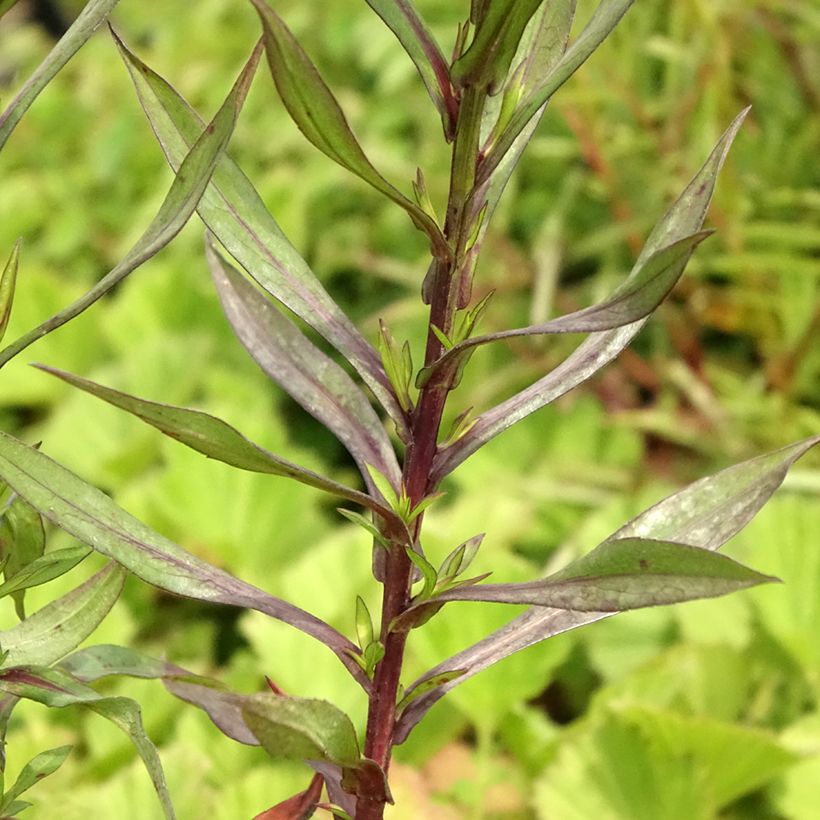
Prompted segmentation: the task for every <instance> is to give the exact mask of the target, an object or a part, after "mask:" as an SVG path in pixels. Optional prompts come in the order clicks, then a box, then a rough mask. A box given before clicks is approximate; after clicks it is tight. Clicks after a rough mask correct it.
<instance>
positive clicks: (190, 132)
mask: <svg viewBox="0 0 820 820" xmlns="http://www.w3.org/2000/svg"><path fill="white" fill-rule="evenodd" d="M115 40H116V43H117V46H118V48H119V49H120V53H121V55H122V58H123V60H124V62H125V65H126V68H127V69H128V72H129V74H130V76H131V80H132V81H133V83H134V87H135V88H136V90H137V95H138V96H139V100H140V104H141V105H142V107H143V110H144V111H145V114H146V116H147V117H148V120H149V122H150V124H151V127H152V128H153V130H154V133H155V134H156V137H157V140H158V141H159V143H160V146H161V147H162V150H163V152H164V154H165V157H166V159H167V160H168V163H169V165H170V166H171V167H172V168H173V169H174V170H175V171H176V170H177V169H178V168H179V166H180V163H181V162H182V160H183V158H184V157H185V155H186V154H187V152H188V150H189V148H190V146H191V145H193V143H194V142H195V141H196V139H197V137H198V136H199V134H200V133H201V131H202V128H203V125H204V123H203V122H202V120H201V119H200V117H199V115H198V114H197V113H196V112H195V111H194V110H193V109H192V108H191V107H190V106H189V105H188V103H187V102H186V101H185V99H184V98H183V97H181V96H180V95H179V94H178V93H177V92H176V91H175V90H174V89H173V88H172V87H171V86H170V85H169V84H168V83H167V82H166V81H165V80H164V79H163V78H162V77H160V76H159V74H157V73H156V72H154V71H152V70H151V69H150V68H149V67H148V66H147V65H145V63H143V62H142V61H141V60H139V59H138V58H137V57H136V56H135V55H134V54H133V53H132V52H130V51H129V50H128V48H127V47H126V46H125V44H124V43H123V42H122V40H120V39H119V38H117V37H116V35H115ZM197 213H198V214H199V216H200V217H201V218H202V221H203V222H204V223H205V224H206V225H207V227H208V229H209V230H210V231H211V232H212V233H213V234H214V236H216V238H217V239H218V240H219V241H220V242H221V243H222V245H223V246H224V247H225V248H226V249H227V250H228V252H229V253H230V254H231V255H232V256H233V257H234V259H236V261H237V262H239V264H240V265H242V267H243V268H244V269H245V270H246V271H247V272H248V273H249V274H250V275H251V276H252V277H253V278H254V279H255V280H256V281H257V282H258V283H259V284H260V285H261V286H262V287H263V288H264V289H265V290H266V291H267V292H268V293H270V295H271V296H273V297H274V298H275V299H277V300H279V301H280V302H281V303H282V304H283V305H285V306H286V307H288V308H289V309H290V310H292V311H293V312H294V313H295V314H296V315H297V316H299V318H300V319H302V320H303V321H305V322H306V323H307V324H308V325H310V326H311V327H312V328H313V329H314V330H316V331H317V333H320V334H321V335H322V336H323V337H324V338H325V339H327V341H328V342H330V344H332V345H333V346H334V347H335V348H336V349H337V350H338V351H339V352H340V353H341V354H342V355H343V356H344V357H345V358H346V359H347V360H348V361H349V362H350V363H351V364H352V365H353V367H354V368H355V369H356V371H357V372H358V373H359V375H360V376H361V377H362V379H363V380H364V381H365V383H366V384H367V386H368V387H369V388H370V389H371V390H372V391H373V394H374V395H375V396H376V397H377V398H378V400H379V401H380V402H381V404H382V406H383V407H384V408H385V410H387V411H388V413H389V414H390V415H391V417H392V418H393V419H394V420H395V421H396V423H397V424H398V425H399V426H400V428H405V427H406V419H405V417H404V414H403V413H402V411H401V408H400V407H399V405H398V403H397V402H396V400H395V397H394V396H393V394H392V393H391V391H390V386H389V384H388V381H387V377H386V376H385V374H384V371H383V370H382V367H381V363H380V361H379V355H378V353H377V352H376V351H375V349H374V348H373V347H372V345H370V344H369V343H368V342H367V341H366V340H365V339H364V338H363V337H362V335H361V334H360V333H359V331H358V329H357V328H356V326H355V325H354V324H353V323H352V322H351V321H350V319H348V317H347V316H346V315H345V314H344V312H343V311H342V309H341V308H340V307H339V306H338V305H337V304H336V302H335V301H334V300H333V299H332V298H331V297H330V295H329V294H328V293H327V291H326V290H325V289H324V287H323V285H322V284H321V282H319V280H318V279H317V278H316V276H315V274H314V273H313V271H311V270H310V268H309V267H308V265H307V263H306V262H305V261H304V259H302V257H301V256H300V255H299V254H298V252H297V251H296V249H295V248H294V247H293V245H291V244H290V242H289V241H288V240H287V238H286V237H285V235H284V234H283V233H282V231H281V229H280V228H279V225H278V224H277V223H276V221H275V220H274V218H273V217H272V216H271V215H270V213H269V212H268V210H267V208H266V207H265V204H264V203H263V202H262V199H261V198H260V196H259V194H258V193H257V192H256V190H255V189H254V187H253V186H252V185H251V183H250V181H249V180H248V178H247V177H246V176H245V175H244V174H243V173H242V171H241V169H240V168H239V167H238V166H237V165H236V164H235V163H234V162H233V160H231V158H230V157H229V156H227V155H226V154H223V155H222V157H221V158H220V159H219V161H218V163H217V167H216V170H215V171H214V174H213V177H212V179H211V183H210V184H209V185H208V187H207V188H206V189H205V193H204V194H203V195H202V198H201V199H200V201H199V203H198V205H197Z"/></svg>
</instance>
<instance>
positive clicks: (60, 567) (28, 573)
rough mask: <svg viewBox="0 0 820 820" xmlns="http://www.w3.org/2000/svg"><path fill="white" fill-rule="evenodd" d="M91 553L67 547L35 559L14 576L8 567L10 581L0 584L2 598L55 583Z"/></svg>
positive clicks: (81, 548)
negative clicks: (55, 580) (50, 582)
mask: <svg viewBox="0 0 820 820" xmlns="http://www.w3.org/2000/svg"><path fill="white" fill-rule="evenodd" d="M90 553H91V550H90V549H88V547H79V546H76V547H66V548H65V549H61V550H52V551H51V552H48V553H46V554H45V555H41V556H40V557H39V558H35V559H34V560H33V561H32V562H31V563H30V564H26V566H25V567H23V568H22V569H20V570H18V571H17V572H15V573H13V574H12V573H10V572H8V567H6V576H7V577H8V580H7V581H6V582H5V583H3V584H0V598H3V597H4V596H6V595H11V594H12V593H14V592H22V591H23V590H25V589H30V588H31V587H36V586H39V585H40V584H46V583H48V582H49V581H53V580H54V579H55V578H59V577H60V576H61V575H65V574H66V573H67V572H69V570H72V569H74V567H76V566H77V564H79V563H80V561H82V560H83V559H84V558H86V557H87V556H88V555H89V554H90Z"/></svg>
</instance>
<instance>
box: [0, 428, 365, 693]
mask: <svg viewBox="0 0 820 820" xmlns="http://www.w3.org/2000/svg"><path fill="white" fill-rule="evenodd" d="M0 477H2V478H3V479H4V480H5V481H6V482H7V483H8V484H9V486H11V487H12V488H13V489H14V490H15V491H16V492H17V493H19V494H20V495H21V496H22V497H23V498H25V499H26V500H27V501H28V502H29V504H31V505H32V506H33V507H34V508H35V509H37V510H39V511H40V513H41V514H42V515H43V516H44V517H45V518H48V519H49V520H50V521H52V522H53V523H54V524H56V525H57V526H58V527H61V528H62V529H64V530H65V531H66V532H68V533H69V534H70V535H73V536H74V537H75V538H77V539H78V540H79V541H82V542H83V543H84V544H88V546H89V547H91V548H92V549H94V550H96V551H97V552H100V553H102V554H103V555H107V556H109V557H110V558H113V559H114V560H115V561H117V562H118V563H120V564H122V565H123V566H124V567H125V568H126V569H128V570H130V571H131V572H133V573H134V575H136V576H138V577H139V578H142V579H143V580H144V581H147V582H148V583H149V584H153V585H154V586H156V587H158V588H159V589H164V590H166V591H167V592H173V593H175V594H177V595H183V596H185V597H188V598H194V599H196V600H200V601H212V602H214V603H220V604H228V605H230V606H239V607H246V608H248V609H256V610H258V611H259V612H263V613H265V614H266V615H270V616H271V617H272V618H277V619H278V620H281V621H284V622H285V623H289V624H291V626H295V627H296V628H297V629H301V630H302V631H303V632H306V633H307V634H308V635H312V636H313V637H314V638H316V639H317V640H319V641H321V642H322V643H324V644H325V645H327V646H328V647H329V648H330V649H332V650H333V652H335V653H336V655H337V656H338V657H339V659H340V660H341V661H342V663H343V664H344V665H345V666H346V667H347V668H348V669H349V670H350V672H351V673H352V674H353V676H354V677H355V678H356V680H358V681H359V682H360V683H361V684H362V685H363V686H367V681H366V680H365V678H364V677H363V675H362V673H361V670H360V669H359V667H358V666H357V665H356V663H355V661H353V660H352V659H351V657H350V656H349V653H350V652H353V653H356V652H357V651H358V650H357V648H356V646H355V644H353V643H352V642H351V641H349V640H348V639H347V638H345V637H344V636H343V635H341V634H340V633H339V632H337V631H336V630H335V629H333V627H331V626H329V625H328V624H326V623H325V622H324V621H322V620H320V619H319V618H316V617H315V616H313V615H311V614H310V613H308V612H305V611H304V610H302V609H299V607H296V606H294V605H293V604H289V603H288V602H287V601H283V600H281V599H279V598H274V597H273V596H271V595H268V594H267V593H266V592H263V591H262V590H260V589H257V588H256V587H254V586H252V585H251V584H246V583H244V582H243V581H240V580H239V579H238V578H234V577H233V576H232V575H230V574H229V573H227V572H224V571H223V570H220V569H218V568H217V567H214V566H211V565H210V564H208V563H207V562H205V561H202V560H201V559H199V558H197V557H196V556H194V555H191V554H190V553H188V552H186V551H185V550H183V549H182V548H181V547H179V546H177V545H176V544H174V543H173V542H171V541H169V540H168V539H167V538H164V537H163V536H162V535H160V534H159V533H157V532H154V531H153V530H152V529H151V528H150V527H147V526H146V525H145V524H143V523H142V522H141V521H139V520H138V519H136V518H134V517H133V516H131V515H129V514H128V513H127V512H125V511H124V510H123V509H121V508H120V507H118V506H117V505H116V504H115V503H114V502H113V501H112V500H111V499H110V498H109V497H108V496H107V495H105V493H102V492H100V491H99V490H97V489H96V488H95V487H93V486H91V485H90V484H88V483H86V482H85V481H83V480H82V479H81V478H79V477H78V476H76V475H74V474H73V473H71V472H69V471H68V470H66V469H65V468H64V467H62V466H61V465H59V464H57V463H56V462H55V461H52V460H51V459H50V458H49V457H48V456H46V455H44V454H43V453H41V452H39V451H38V450H35V449H32V448H30V447H27V446H26V445H25V444H22V443H21V442H19V441H17V440H16V439H14V438H12V437H11V436H7V435H6V434H5V433H2V432H0Z"/></svg>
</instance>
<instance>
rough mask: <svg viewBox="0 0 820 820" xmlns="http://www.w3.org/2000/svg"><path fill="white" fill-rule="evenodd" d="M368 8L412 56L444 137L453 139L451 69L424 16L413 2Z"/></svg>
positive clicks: (373, 0) (378, 2)
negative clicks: (431, 101)
mask: <svg viewBox="0 0 820 820" xmlns="http://www.w3.org/2000/svg"><path fill="white" fill-rule="evenodd" d="M367 5H368V6H370V8H372V9H373V11H375V12H376V14H378V15H379V17H381V18H382V20H384V22H385V24H386V25H387V26H388V27H389V28H390V30H391V31H392V32H393V33H394V34H395V35H396V37H397V38H398V41H399V42H400V43H401V44H402V46H403V47H404V50H405V51H406V52H407V54H408V55H409V56H410V59H411V60H412V61H413V63H414V64H415V66H416V68H417V69H418V72H419V75H420V76H421V79H422V81H423V82H424V86H425V88H426V89H427V93H428V94H429V95H430V98H431V99H432V100H433V103H435V106H436V108H437V109H438V111H439V113H440V114H441V119H442V123H443V125H444V133H445V135H447V136H448V137H449V138H452V135H453V133H454V129H455V119H456V113H457V112H456V109H457V103H456V100H455V97H454V95H453V90H452V88H451V86H450V69H449V66H448V65H447V61H446V60H445V59H444V55H443V54H442V53H441V49H440V48H439V46H438V43H436V41H435V38H434V37H433V35H432V33H431V32H430V30H429V29H428V27H427V25H426V23H425V22H424V20H423V19H422V17H421V15H420V14H419V13H418V11H417V10H416V8H415V7H414V6H413V3H412V2H411V0H367Z"/></svg>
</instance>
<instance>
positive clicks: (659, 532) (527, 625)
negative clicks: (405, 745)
mask: <svg viewBox="0 0 820 820" xmlns="http://www.w3.org/2000/svg"><path fill="white" fill-rule="evenodd" d="M818 443H820V436H815V437H813V438H809V439H805V440H804V441H800V442H797V443H795V444H791V445H789V446H788V447H783V448H781V449H780V450H776V451H774V452H772V453H768V454H766V455H763V456H759V457H757V458H753V459H750V460H748V461H744V462H742V463H741V464H736V465H734V466H733V467H729V468H727V469H726V470H722V471H721V472H719V473H716V474H715V475H713V476H709V477H707V478H703V479H701V480H700V481H697V482H695V483H694V484H692V485H690V486H689V487H685V488H684V489H682V490H680V491H678V492H676V493H673V494H672V495H670V496H669V497H668V498H666V499H664V500H663V501H661V502H660V503H658V504H656V505H655V506H654V507H651V508H650V509H649V510H647V511H646V512H645V513H642V514H641V515H639V516H637V517H636V518H635V519H633V521H632V522H630V523H629V524H627V525H626V526H624V527H622V528H621V529H620V530H618V531H617V532H616V533H614V534H613V535H612V536H611V538H627V537H641V538H657V539H667V538H677V539H680V540H686V541H687V542H688V543H690V544H692V545H694V546H697V547H700V548H703V549H711V550H715V549H718V548H719V547H720V546H722V544H723V543H725V542H726V541H727V540H728V539H729V538H731V537H732V536H733V535H734V534H735V533H737V532H738V531H739V530H740V529H742V528H743V527H744V526H745V525H746V524H747V523H748V522H749V520H750V519H751V518H752V517H753V516H754V514H755V513H756V512H757V511H758V510H759V509H760V508H761V507H762V506H763V505H764V504H765V503H766V501H768V500H769V498H770V497H771V495H772V493H774V491H775V490H776V489H777V488H778V487H779V486H780V484H781V483H782V482H783V479H784V478H785V476H786V473H787V472H788V470H789V468H790V467H791V466H792V464H794V462H795V461H797V459H799V458H800V457H801V456H802V455H804V454H805V453H806V452H807V451H808V450H810V449H811V448H812V447H814V446H815V445H816V444H818ZM697 504H699V505H700V507H698V506H696V505H697ZM667 517H669V518H667ZM667 521H669V522H671V523H667ZM713 526H714V528H715V529H714V534H712V527H713ZM610 614H611V613H607V612H573V611H570V610H563V609H555V608H552V607H533V608H532V609H528V610H527V611H526V612H525V613H523V614H522V615H519V616H518V617H517V618H514V619H513V620H512V621H510V622H509V623H508V624H505V625H504V626H502V627H501V629H497V630H496V631H495V632H493V633H492V634H491V635H488V636H487V637H486V638H485V639H484V640H482V641H479V642H478V643H476V644H474V645H473V646H471V647H468V648H467V649H465V650H464V651H463V652H459V653H458V654H456V655H454V656H453V657H451V658H448V659H447V660H445V661H444V662H443V663H440V664H439V665H438V666H436V667H435V668H433V669H431V670H430V671H429V672H427V673H426V674H425V675H423V676H422V677H421V678H419V679H418V680H417V681H416V682H415V683H413V684H412V685H411V686H410V687H409V688H408V690H407V698H413V696H414V693H415V691H416V689H417V688H419V687H421V686H424V685H425V683H426V682H427V681H428V680H431V679H433V678H435V677H436V676H437V675H442V674H446V673H448V672H453V671H456V670H459V671H461V672H462V674H461V675H459V676H458V677H457V678H455V679H454V680H452V681H448V682H446V683H444V684H443V685H442V686H439V687H437V688H435V689H433V690H430V691H428V692H427V693H426V694H424V695H422V696H421V697H418V698H416V699H415V700H414V701H413V702H412V703H410V705H409V706H408V708H407V709H406V710H405V711H404V713H403V714H402V716H401V719H400V720H399V722H398V724H397V728H396V742H397V743H400V742H402V740H404V739H406V738H407V735H408V734H409V733H410V731H411V730H412V728H413V726H415V725H416V723H418V722H419V720H421V718H422V717H423V716H424V714H425V713H426V712H427V711H428V710H429V709H430V707H431V706H432V705H433V704H434V703H435V702H436V701H438V700H439V698H441V697H442V696H443V695H445V694H446V693H447V691H449V690H450V689H452V688H453V687H454V686H457V685H458V684H459V683H461V682H462V681H464V680H468V679H469V678H471V677H472V676H473V675H475V674H477V673H478V672H480V671H481V670H482V669H486V668H487V667H488V666H492V665H493V664H494V663H496V662H497V661H500V660H502V659H503V658H506V657H507V656H509V655H512V654H513V653H514V652H518V651H519V650H521V649H526V648H527V647H528V646H532V645H533V644H536V643H539V642H540V641H543V640H546V639H547V638H551V637H553V636H554V635H559V634H561V633H562V632H567V631H568V630H570V629H576V628H577V627H579V626H584V625H585V624H589V623H593V622H594V621H598V620H601V619H602V618H606V617H609V615H610Z"/></svg>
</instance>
